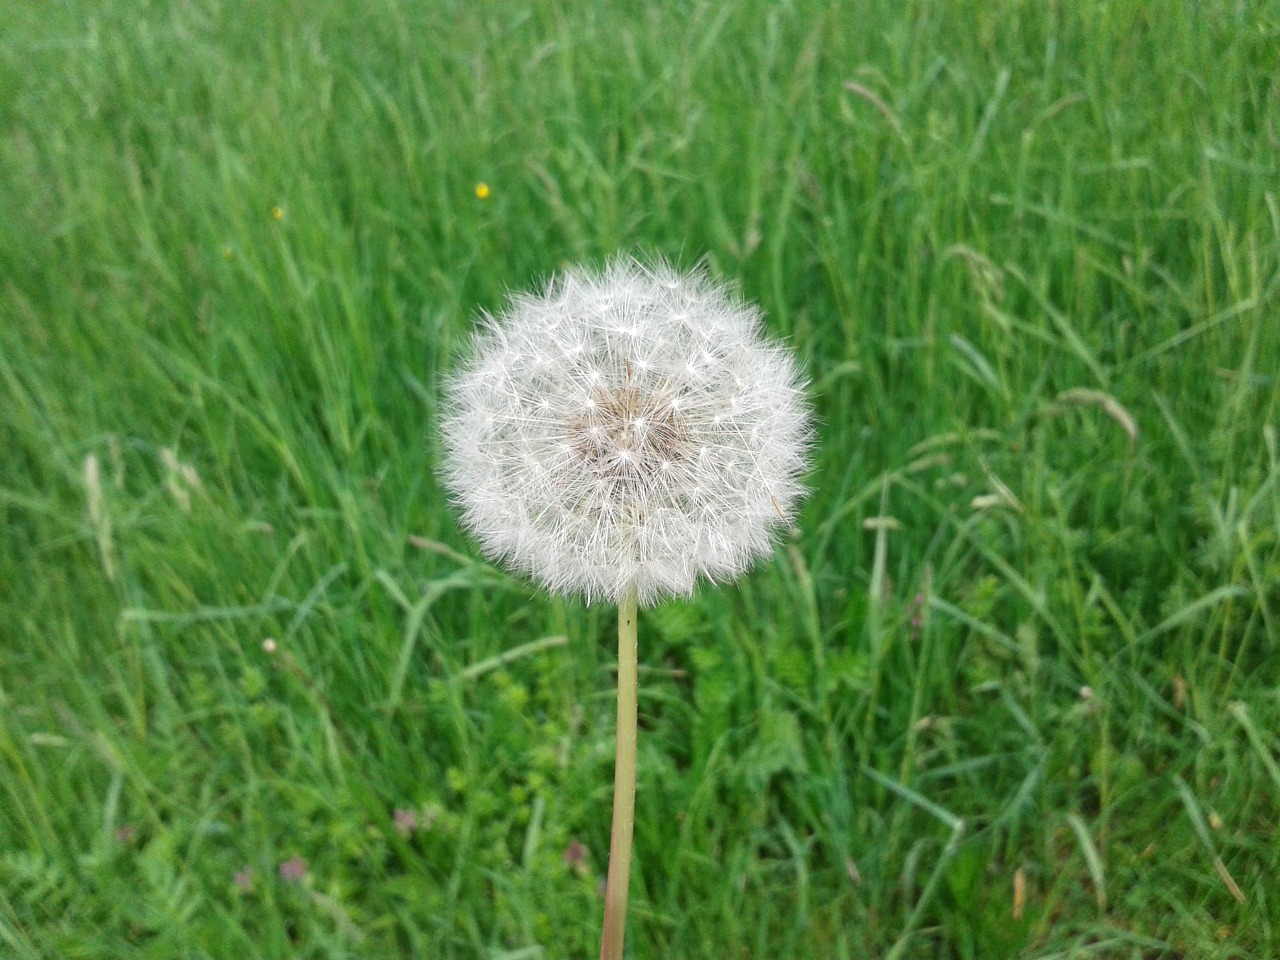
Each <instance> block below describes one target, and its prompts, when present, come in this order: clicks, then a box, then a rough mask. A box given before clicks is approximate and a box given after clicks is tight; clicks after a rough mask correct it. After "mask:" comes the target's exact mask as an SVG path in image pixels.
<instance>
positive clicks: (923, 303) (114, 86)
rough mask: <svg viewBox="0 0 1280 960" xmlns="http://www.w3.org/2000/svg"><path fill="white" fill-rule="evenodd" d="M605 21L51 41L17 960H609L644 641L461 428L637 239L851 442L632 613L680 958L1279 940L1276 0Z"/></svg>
mask: <svg viewBox="0 0 1280 960" xmlns="http://www.w3.org/2000/svg"><path fill="white" fill-rule="evenodd" d="M570 6H571V5H566V4H562V3H555V2H551V0H524V2H519V3H500V2H489V3H466V4H464V3H457V2H445V0H437V2H433V3H424V4H419V3H413V2H409V0H362V2H359V3H357V2H354V0H335V2H330V3H325V4H304V3H301V2H291V3H290V2H274V3H263V4H254V5H244V6H242V5H238V4H231V3H227V2H225V0H191V2H167V3H164V2H142V0H128V2H119V3H113V4H93V3H88V2H79V0H69V2H64V3H57V4H45V3H24V2H16V3H6V4H4V5H3V6H2V7H0V89H2V90H4V91H6V93H5V94H4V96H3V97H0V520H2V522H3V536H2V538H0V953H3V954H4V955H5V956H11V957H15V958H24V960H25V958H36V957H48V958H53V957H59V958H62V957H66V958H119V957H155V958H173V957H210V958H212V957H226V956H232V955H238V956H244V957H253V958H257V957H264V958H266V957H270V958H285V957H315V958H339V957H344V958H345V957H351V958H355V957H392V956H405V957H409V956H412V957H422V958H433V960H434V958H471V957H478V958H486V960H538V958H548V960H552V958H570V957H589V956H594V955H595V950H596V944H597V936H598V929H599V921H600V916H601V912H602V902H601V899H600V897H599V896H598V893H597V884H598V882H599V881H600V879H601V878H602V877H603V875H604V870H605V867H606V852H607V844H608V821H609V802H610V790H611V768H612V709H613V703H612V687H611V684H612V659H613V651H612V644H613V642H614V641H613V625H612V620H611V611H610V610H609V609H599V608H593V609H585V608H583V607H582V606H581V605H579V604H576V603H566V602H558V601H553V600H549V599H547V598H545V597H544V596H542V595H539V594H537V593H535V592H534V591H533V590H531V588H529V587H528V586H526V585H525V584H523V583H520V582H517V581H513V580H511V579H509V578H507V577H506V576H505V575H503V574H502V573H501V572H499V571H496V570H494V569H491V568H489V567H487V566H485V565H483V564H480V563H478V562H477V561H476V560H475V559H472V558H474V557H475V556H476V555H477V554H476V550H475V548H474V546H473V545H472V544H469V543H467V542H466V541H465V540H464V539H463V538H462V537H460V535H459V533H458V531H457V529H456V527H455V525H454V521H453V519H452V517H451V514H450V511H449V509H448V507H447V505H446V503H445V500H444V498H443V497H442V495H441V492H440V489H439V486H438V484H437V482H436V479H435V471H434V467H435V463H434V461H435V456H436V451H437V447H436V444H435V442H434V440H433V429H434V428H433V422H434V417H435V412H436V402H437V396H438V384H439V380H440V376H441V374H442V373H443V372H444V371H445V370H447V369H448V367H449V365H450V363H451V361H452V358H453V357H455V356H456V355H457V351H458V349H459V348H460V347H461V346H462V345H463V344H464V343H465V334H466V331H467V329H468V326H469V324H470V321H471V318H472V317H473V316H474V314H475V312H476V311H477V310H479V309H481V308H486V307H488V308H492V307H495V306H497V305H498V304H499V303H500V301H501V298H502V295H503V293H504V291H506V290H509V289H513V288H521V287H525V286H528V285H530V284H532V283H536V282H538V281H540V280H541V279H544V278H546V277H547V275H548V274H549V273H550V272H551V271H552V270H554V269H555V268H556V267H557V265H559V264H560V263H562V262H565V261H576V260H580V259H582V260H588V261H598V260H600V259H601V258H603V257H605V256H607V255H609V254H611V253H614V252H616V251H630V250H635V249H640V250H647V251H650V252H655V253H661V254H664V255H667V256H670V257H673V258H675V259H676V260H677V261H679V262H681V263H685V264H689V263H693V262H695V261H696V260H698V259H699V258H700V257H702V256H704V255H705V256H706V257H707V258H708V260H709V263H710V266H711V268H712V270H713V271H714V272H715V273H716V274H717V275H719V276H726V277H731V278H734V279H736V280H737V281H738V282H740V283H741V286H742V288H743V290H744V292H745V293H746V294H747V295H748V296H750V297H752V298H755V299H757V300H759V301H760V302H761V303H762V304H763V305H764V306H765V308H766V309H767V310H768V313H769V323H770V325H771V327H772V328H773V329H774V330H775V331H776V332H778V333H779V334H782V335H785V336H787V337H789V338H790V340H791V342H792V344H793V345H794V346H795V348H796V350H797V351H798V352H799V353H800V355H801V357H802V359H803V362H804V363H805V365H806V367H807V370H808V371H809V375H810V376H811V378H812V380H813V395H814V398H815V403H816V405H817V407H818V410H819V412H820V416H821V419H822V432H821V450H820V453H819V456H818V458H817V463H816V465H815V468H814V471H813V475H812V481H811V482H812V485H813V495H812V496H811V498H810V499H809V501H808V502H807V507H806V510H805V512H804V514H803V517H802V520H801V522H800V527H799V530H798V531H797V532H796V534H795V536H794V538H793V539H792V540H790V541H789V542H787V543H784V544H783V545H782V546H780V548H779V550H778V552H777V554H776V557H775V558H774V560H773V561H772V562H770V563H767V564H764V565H762V566H761V567H760V568H759V569H757V570H756V571H755V572H753V573H752V574H751V575H750V576H749V577H748V578H746V579H745V580H744V581H743V582H742V583H741V584H740V585H739V586H736V587H730V588H725V589H720V590H705V591H703V592H702V593H701V594H700V595H699V596H698V597H696V598H695V599H694V600H693V601H691V602H673V603H669V604H666V605H664V606H662V607H660V608H657V609H655V610H653V611H649V612H646V613H644V614H643V615H642V618H641V658H642V667H641V670H642V672H641V715H642V719H641V722H642V733H641V757H640V793H639V805H638V823H637V869H636V873H635V880H634V883H633V898H634V899H633V909H632V914H631V926H630V937H629V946H630V953H631V955H633V956H634V957H636V958H656V957H663V958H703V957H735V958H736V957H743V958H745V957H753V958H781V957H798V958H807V957H813V958H863V957H893V958H922V957H940V958H1000V957H1015V956H1025V957H1036V958H1045V960H1047V958H1049V957H1060V958H1066V957H1090V958H1094V957H1107V958H1110V957H1115V958H1156V957H1168V958H1190V957H1196V958H1206V957H1241V958H1245V957H1248V958H1262V957H1274V956H1278V955H1280V888H1277V886H1276V882H1275V877H1276V876H1277V875H1280V846H1277V842H1276V835H1275V827H1276V823H1277V820H1278V819H1280V767H1278V766H1277V761H1278V758H1280V738H1278V737H1277V735H1276V732H1275V731H1276V730H1277V729H1280V693H1278V689H1280V687H1278V678H1277V673H1278V671H1280V629H1278V626H1280V625H1278V624H1277V618H1280V490H1278V486H1280V479H1278V478H1280V450H1278V449H1277V437H1276V419H1277V406H1278V404H1280V385H1278V384H1277V379H1276V374H1277V366H1278V364H1277V358H1280V322H1278V321H1277V309H1278V308H1280V295H1278V288H1280V273H1278V267H1280V201H1278V199H1277V188H1278V186H1280V164H1278V163H1277V147H1278V145H1280V81H1278V79H1277V74H1276V49H1277V44H1278V42H1280V9H1278V8H1277V5H1276V4H1274V3H1261V2H1259V3H1248V2H1241V3H1226V2H1208V3H1199V4H1192V3H1174V2H1170V3H1167V4H1165V3H1161V4H1151V3H1143V2H1139V0H1115V2H1105V3H1104V2H1097V0H1085V2H1081V3H1048V4H1039V3H1021V2H1014V0H1006V2H999V3H989V2H986V0H965V2H959V0H958V2H953V3H928V2H915V3H907V4H902V3H898V2H888V0H883V2H867V3H860V4H856V5H855V4H845V3H833V2H820V0H795V2H790V3H780V4H774V3H768V2H765V0H723V2H714V3H713V2H687V3H674V2H673V3H657V2H651V3H642V4H637V3H624V2H603V3H593V4H579V5H573V6H577V7H579V8H580V9H577V10H571V9H570ZM480 182H484V183H487V184H488V185H489V187H490V189H491V193H490V195H489V196H488V197H487V198H486V199H480V198H478V197H477V195H476V190H475V188H476V185H477V184H478V183H480ZM884 517H891V518H893V520H892V522H890V521H887V520H884V521H880V522H877V521H876V518H884ZM868 521H871V523H870V524H868ZM268 637H269V638H272V639H273V640H274V642H275V644H276V652H275V653H274V654H272V653H268V652H266V651H265V650H264V648H263V641H264V639H266V638H268ZM543 638H550V639H547V640H546V641H545V642H544V643H541V644H535V646H534V647H533V648H521V645H522V644H525V643H528V642H529V641H537V640H541V639H543ZM566 638H567V639H566ZM512 649H516V651H517V655H516V656H513V657H511V658H509V659H507V660H505V661H503V660H499V659H495V658H498V657H499V656H500V655H501V654H503V652H504V651H508V650H512ZM397 810H400V811H402V812H401V814H400V819H401V824H400V826H397V823H396V820H395V812H396V811H397ZM404 811H408V812H411V813H412V815H413V817H414V818H415V819H416V821H417V827H416V829H411V830H410V829H406V828H407V827H409V826H411V824H410V823H409V818H408V814H407V813H405V812H404ZM579 845H580V846H579ZM566 853H568V854H569V856H568V857H566ZM295 857H297V858H302V859H301V860H294V859H292V858H295ZM285 862H289V863H290V864H291V866H292V867H294V868H295V870H296V872H304V875H303V876H301V877H298V878H295V879H289V878H287V877H283V876H281V875H280V872H279V867H280V865H281V864H282V863H285ZM304 862H305V870H304V871H303V868H304ZM246 868H248V869H246Z"/></svg>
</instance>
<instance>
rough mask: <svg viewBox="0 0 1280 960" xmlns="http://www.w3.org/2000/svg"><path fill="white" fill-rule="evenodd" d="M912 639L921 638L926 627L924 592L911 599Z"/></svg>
mask: <svg viewBox="0 0 1280 960" xmlns="http://www.w3.org/2000/svg"><path fill="white" fill-rule="evenodd" d="M911 611H912V613H911V639H912V640H918V639H920V631H921V630H923V629H924V594H923V593H917V594H916V595H915V596H914V597H913V598H912V600H911Z"/></svg>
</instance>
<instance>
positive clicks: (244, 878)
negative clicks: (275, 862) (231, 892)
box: [231, 863, 284, 893]
mask: <svg viewBox="0 0 1280 960" xmlns="http://www.w3.org/2000/svg"><path fill="white" fill-rule="evenodd" d="M283 870H284V868H283V867H281V871H283ZM231 882H232V883H234V884H235V885H236V889H237V890H243V891H244V892H245V893H248V892H249V891H250V890H252V889H253V867H251V866H250V865H249V864H247V863H246V864H245V865H244V866H243V867H241V868H240V869H239V870H237V871H236V873H235V876H234V877H232V878H231Z"/></svg>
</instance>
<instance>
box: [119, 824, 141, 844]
mask: <svg viewBox="0 0 1280 960" xmlns="http://www.w3.org/2000/svg"><path fill="white" fill-rule="evenodd" d="M136 836H137V832H136V831H135V830H134V829H133V827H131V826H130V825H129V824H127V823H124V824H121V825H120V826H119V827H117V828H116V841H117V842H119V843H133V839H134V837H136Z"/></svg>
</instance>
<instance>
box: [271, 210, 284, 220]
mask: <svg viewBox="0 0 1280 960" xmlns="http://www.w3.org/2000/svg"><path fill="white" fill-rule="evenodd" d="M271 219H272V220H275V221H277V222H279V221H280V220H283V219H284V207H272V208H271Z"/></svg>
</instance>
